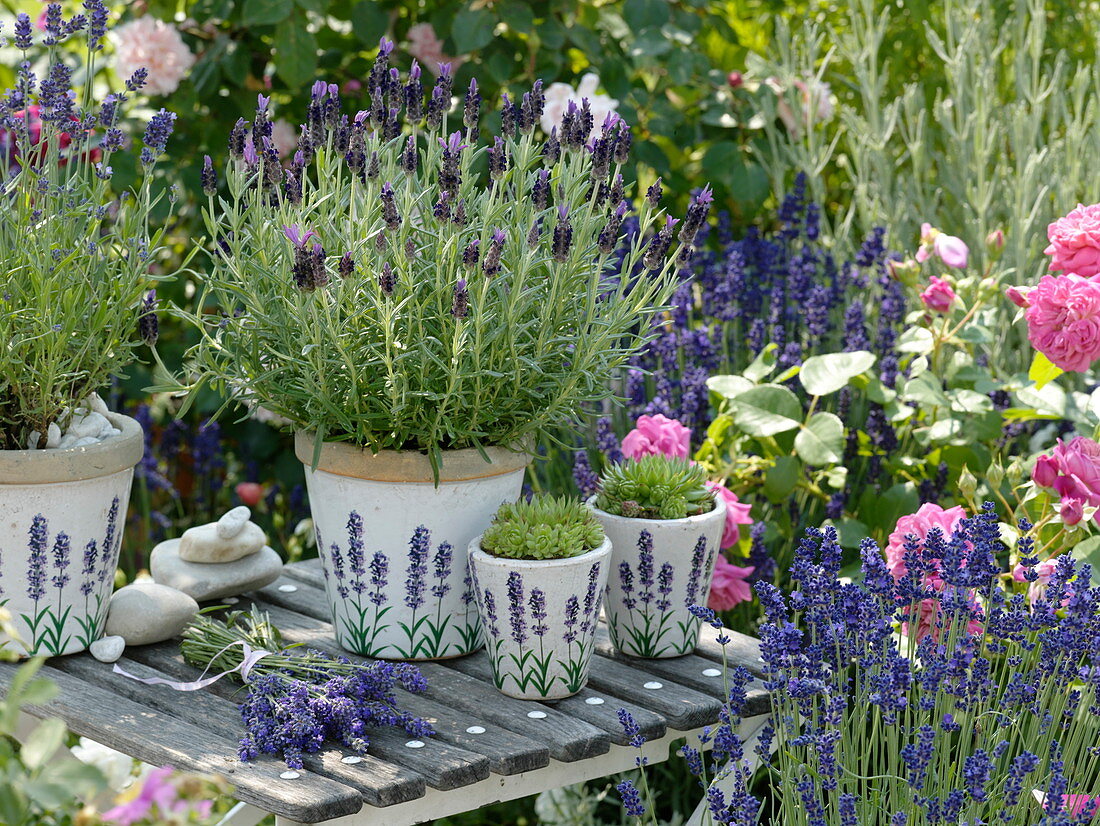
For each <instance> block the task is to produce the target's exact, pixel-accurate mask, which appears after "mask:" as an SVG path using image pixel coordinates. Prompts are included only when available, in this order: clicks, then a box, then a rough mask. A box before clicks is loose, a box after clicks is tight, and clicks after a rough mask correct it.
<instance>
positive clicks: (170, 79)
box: [114, 15, 195, 95]
mask: <svg viewBox="0 0 1100 826" xmlns="http://www.w3.org/2000/svg"><path fill="white" fill-rule="evenodd" d="M114 40H115V74H117V75H118V76H119V77H120V78H121V79H123V80H126V79H127V78H129V77H130V76H131V75H132V74H133V73H134V72H136V71H137V70H138V69H141V68H145V69H148V70H149V77H148V79H147V80H146V81H145V86H144V87H143V89H142V91H143V92H144V93H145V94H147V95H170V94H172V92H174V91H176V89H177V88H179V85H180V81H181V80H183V79H184V78H185V77H187V73H188V72H190V71H191V67H192V66H193V65H195V56H194V55H193V54H191V51H190V49H188V48H187V45H186V44H185V43H184V42H183V38H182V37H180V33H179V32H178V31H177V30H176V27H175V26H172V25H169V24H168V23H165V22H164V21H163V20H157V19H156V18H155V17H151V16H149V15H145V16H144V17H139V18H138V19H137V20H132V21H130V22H129V23H126V24H125V25H122V26H119V27H118V28H117V29H115V33H114Z"/></svg>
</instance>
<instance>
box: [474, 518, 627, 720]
mask: <svg viewBox="0 0 1100 826" xmlns="http://www.w3.org/2000/svg"><path fill="white" fill-rule="evenodd" d="M610 557H611V543H610V542H609V541H608V539H607V537H604V540H603V543H602V544H601V545H600V547H598V548H595V549H594V550H591V551H588V552H587V553H584V554H581V555H580V556H574V557H569V558H568V559H505V558H502V557H497V556H493V555H492V554H488V553H486V552H485V551H483V550H482V549H481V537H480V536H479V537H477V538H476V539H475V540H474V541H473V542H471V543H470V568H471V571H472V573H473V577H474V587H475V589H476V592H477V604H478V611H479V612H480V614H481V626H482V628H483V629H484V632H485V647H486V649H487V651H488V652H489V662H490V663H492V666H493V678H494V680H495V681H496V686H497V688H498V689H499V690H500V691H501V692H502V693H504V694H507V695H508V696H509V697H518V698H519V699H521V700H560V699H562V698H563V697H569V696H571V695H573V694H576V693H577V692H578V691H580V690H581V689H582V688H584V686H585V684H586V683H587V682H588V669H589V666H590V665H591V662H592V647H593V642H594V639H595V636H596V625H597V623H598V621H599V618H600V602H601V600H602V598H603V593H604V589H605V587H606V584H607V570H608V560H609V558H610Z"/></svg>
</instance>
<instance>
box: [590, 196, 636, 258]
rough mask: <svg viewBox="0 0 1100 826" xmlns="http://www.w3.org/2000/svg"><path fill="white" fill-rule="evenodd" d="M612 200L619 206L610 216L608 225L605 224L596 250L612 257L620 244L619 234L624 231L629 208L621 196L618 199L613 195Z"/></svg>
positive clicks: (597, 240)
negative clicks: (624, 221)
mask: <svg viewBox="0 0 1100 826" xmlns="http://www.w3.org/2000/svg"><path fill="white" fill-rule="evenodd" d="M611 200H612V201H614V202H617V203H618V206H617V207H615V211H614V212H612V213H611V215H609V216H608V218H607V223H606V224H604V227H603V229H602V230H600V234H599V237H598V238H597V239H596V249H598V250H599V251H600V252H601V253H602V254H603V255H611V254H612V253H613V252H614V251H615V245H616V244H618V242H619V233H620V232H621V231H622V226H623V218H624V217H625V216H626V211H627V206H628V205H627V202H626V201H624V200H622V197H621V195H620V196H619V197H618V198H616V197H615V195H614V194H613V195H612V196H611Z"/></svg>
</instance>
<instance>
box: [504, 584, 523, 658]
mask: <svg viewBox="0 0 1100 826" xmlns="http://www.w3.org/2000/svg"><path fill="white" fill-rule="evenodd" d="M507 590H508V624H509V625H510V626H511V628H512V639H513V640H515V642H516V644H517V645H523V643H524V642H526V641H527V618H526V616H525V611H524V607H523V577H522V576H520V574H519V572H518V571H512V572H511V573H510V574H508V589H507Z"/></svg>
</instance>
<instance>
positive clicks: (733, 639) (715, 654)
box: [695, 623, 764, 677]
mask: <svg viewBox="0 0 1100 826" xmlns="http://www.w3.org/2000/svg"><path fill="white" fill-rule="evenodd" d="M722 633H724V634H725V635H726V636H727V637H729V642H727V643H726V644H725V646H724V648H725V656H726V659H727V661H728V662H729V664H730V667H731V668H732V667H733V666H735V665H743V666H744V667H745V668H747V669H748V670H749V671H751V672H752V673H753V674H755V675H756V676H758V677H762V676H763V675H764V660H763V659H761V657H760V640H758V639H756V637H750V636H748V635H747V634H742V633H740V632H739V631H730V630H729V629H726V630H725V631H723V632H722ZM722 649H723V646H722V645H720V644H719V642H718V631H717V630H716V629H714V628H712V627H711V626H709V625H707V624H706V623H703V626H702V627H701V628H700V629H699V644H698V645H697V646H695V653H696V655H698V656H700V657H705V658H706V659H708V660H713V661H714V662H716V663H721V662H722Z"/></svg>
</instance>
